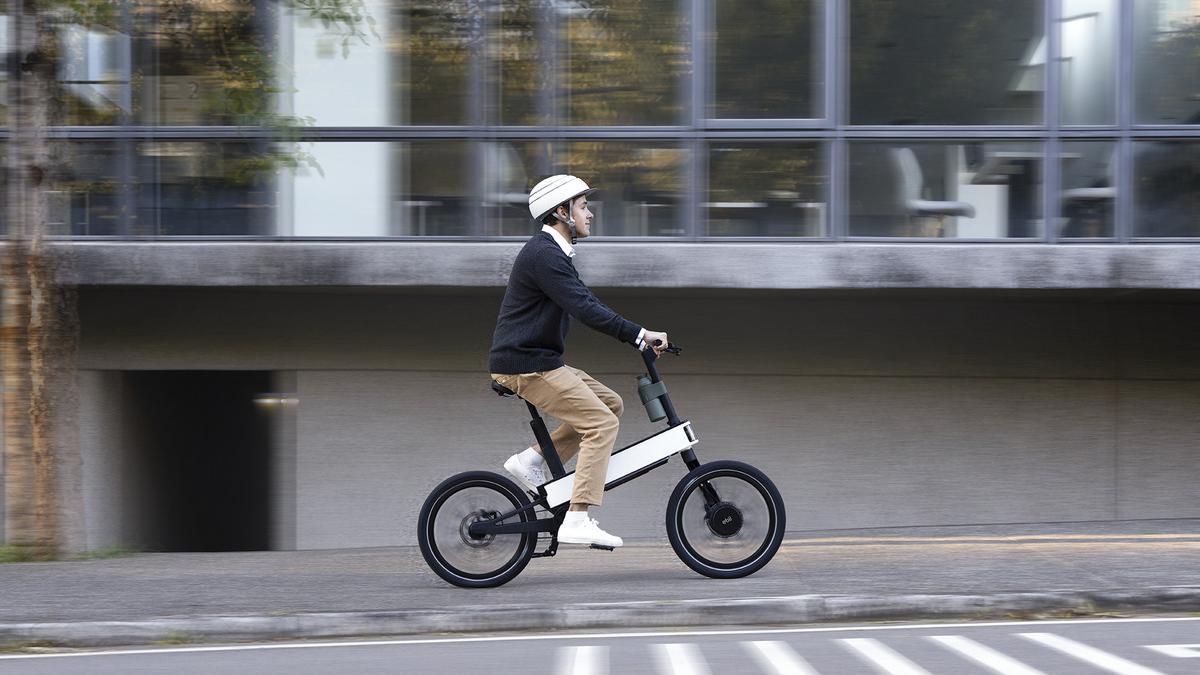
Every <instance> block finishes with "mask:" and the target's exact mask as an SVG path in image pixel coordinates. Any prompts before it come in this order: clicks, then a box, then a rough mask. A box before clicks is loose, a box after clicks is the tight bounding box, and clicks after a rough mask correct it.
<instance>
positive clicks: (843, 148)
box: [825, 0, 853, 241]
mask: <svg viewBox="0 0 1200 675" xmlns="http://www.w3.org/2000/svg"><path fill="white" fill-rule="evenodd" d="M829 4H830V5H832V6H831V7H830V9H829V17H828V19H827V21H828V23H827V24H826V26H831V27H832V28H831V30H832V32H831V33H830V34H829V35H828V36H827V38H826V44H825V58H826V59H829V60H830V61H832V62H833V66H832V67H831V68H830V69H828V71H827V72H831V73H832V79H831V81H830V82H829V83H827V85H826V88H825V91H826V96H827V98H828V99H829V104H828V114H829V121H830V123H831V125H832V126H833V130H834V135H833V138H832V140H830V141H829V143H828V144H826V148H827V150H826V151H825V153H826V154H825V156H826V157H828V159H829V186H828V189H827V191H826V194H827V196H828V199H829V201H828V202H827V203H828V204H829V208H828V211H829V214H828V215H827V216H826V218H827V220H828V222H827V223H826V225H825V226H826V227H827V228H828V232H827V234H828V235H829V237H830V238H832V239H833V240H834V241H845V239H846V237H847V236H849V233H850V219H849V214H850V208H849V206H850V183H849V181H850V168H849V166H850V165H849V146H848V141H847V135H846V127H847V125H848V124H849V122H850V76H849V73H850V55H851V53H852V51H853V50H852V49H851V46H850V38H851V36H850V7H849V5H850V3H849V2H835V1H834V0H829Z"/></svg>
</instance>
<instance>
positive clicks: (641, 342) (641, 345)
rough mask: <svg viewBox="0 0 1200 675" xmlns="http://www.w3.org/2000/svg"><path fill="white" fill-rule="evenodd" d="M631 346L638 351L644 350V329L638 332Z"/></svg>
mask: <svg viewBox="0 0 1200 675" xmlns="http://www.w3.org/2000/svg"><path fill="white" fill-rule="evenodd" d="M633 344H634V345H635V346H636V347H637V348H638V349H645V348H646V329H645V328H643V329H641V330H639V331H638V334H637V338H635V339H634V341H633Z"/></svg>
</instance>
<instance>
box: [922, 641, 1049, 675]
mask: <svg viewBox="0 0 1200 675" xmlns="http://www.w3.org/2000/svg"><path fill="white" fill-rule="evenodd" d="M927 637H928V638H929V639H930V640H933V641H934V642H937V643H938V644H940V645H942V646H944V647H948V648H950V649H953V650H954V651H956V652H958V653H959V654H962V655H963V656H965V657H967V658H968V659H971V660H972V661H974V662H975V663H978V664H979V665H981V666H983V667H985V668H988V669H991V670H992V671H995V672H997V673H1000V674H1001V675H1045V673H1043V672H1042V671H1040V670H1036V669H1034V668H1030V667H1029V666H1027V665H1025V664H1024V663H1021V662H1020V661H1018V660H1016V659H1014V658H1012V657H1011V656H1008V655H1006V654H1001V653H1000V652H998V651H996V650H995V649H992V648H991V647H987V646H984V645H981V644H979V643H978V642H976V641H974V640H971V639H969V638H965V637H962V636H961V635H929V636H927Z"/></svg>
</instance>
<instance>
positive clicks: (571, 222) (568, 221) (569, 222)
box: [554, 199, 576, 246]
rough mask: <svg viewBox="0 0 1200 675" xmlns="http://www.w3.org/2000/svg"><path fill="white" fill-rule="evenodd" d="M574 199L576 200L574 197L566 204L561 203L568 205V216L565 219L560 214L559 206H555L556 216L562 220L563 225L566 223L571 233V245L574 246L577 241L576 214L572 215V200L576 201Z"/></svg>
mask: <svg viewBox="0 0 1200 675" xmlns="http://www.w3.org/2000/svg"><path fill="white" fill-rule="evenodd" d="M574 201H575V200H573V199H572V200H571V201H568V202H567V203H566V204H562V205H560V206H566V207H567V217H566V219H565V220H564V219H563V217H562V216H560V215H558V207H555V208H554V217H555V218H557V219H558V221H559V222H561V223H562V224H563V225H566V226H567V230H568V231H569V232H570V233H571V245H572V246H574V245H575V243H576V234H575V216H572V215H571V208H572V202H574Z"/></svg>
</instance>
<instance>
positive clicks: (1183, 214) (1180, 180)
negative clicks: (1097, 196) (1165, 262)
mask: <svg viewBox="0 0 1200 675" xmlns="http://www.w3.org/2000/svg"><path fill="white" fill-rule="evenodd" d="M1133 176H1134V181H1135V183H1134V209H1135V213H1134V219H1133V228H1134V236H1138V237H1200V141H1195V140H1193V141H1145V142H1139V143H1137V144H1135V145H1134V162H1133Z"/></svg>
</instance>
